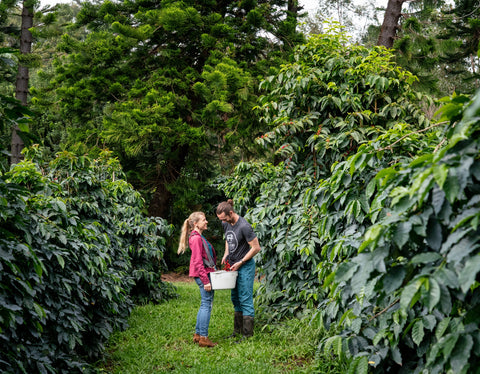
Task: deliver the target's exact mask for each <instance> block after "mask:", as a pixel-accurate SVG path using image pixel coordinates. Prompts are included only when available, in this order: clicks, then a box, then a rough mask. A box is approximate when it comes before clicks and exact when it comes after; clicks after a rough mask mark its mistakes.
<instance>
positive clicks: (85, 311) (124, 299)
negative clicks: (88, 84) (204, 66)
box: [0, 147, 173, 373]
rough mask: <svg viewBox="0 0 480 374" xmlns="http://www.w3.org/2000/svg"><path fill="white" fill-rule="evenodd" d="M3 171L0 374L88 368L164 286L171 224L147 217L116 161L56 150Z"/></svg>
mask: <svg viewBox="0 0 480 374" xmlns="http://www.w3.org/2000/svg"><path fill="white" fill-rule="evenodd" d="M38 154H40V150H39V149H38V148H36V147H32V148H30V150H29V152H27V157H26V160H24V161H22V162H21V163H19V164H17V165H15V166H13V167H12V169H11V170H10V171H9V172H7V173H5V175H3V176H1V177H0V230H1V233H2V235H0V237H1V239H0V300H1V302H0V345H1V346H2V349H1V354H0V371H1V372H4V373H34V372H35V373H75V372H88V371H89V368H90V366H89V363H91V362H92V361H93V360H96V359H98V358H100V357H101V355H102V353H103V352H104V349H105V347H104V344H105V342H106V341H107V339H108V338H109V336H110V334H111V333H112V332H113V331H114V330H118V329H124V328H125V327H126V326H127V318H128V317H129V314H130V312H131V310H132V307H133V306H134V304H135V303H137V302H145V301H154V302H160V301H161V300H164V299H167V298H169V297H171V296H172V295H173V290H172V289H171V288H170V286H168V285H167V284H165V283H162V281H161V279H160V276H161V273H162V271H163V269H164V264H163V251H164V249H165V243H166V239H167V237H168V236H169V235H170V233H171V228H170V226H168V225H167V224H166V223H165V222H164V221H163V220H162V219H158V218H155V219H154V218H148V217H146V216H145V215H144V213H143V210H144V202H143V199H142V198H141V196H140V195H139V193H138V192H136V191H135V190H134V189H133V188H132V186H131V185H129V184H128V183H127V182H125V178H124V175H123V174H122V170H121V167H120V165H119V163H118V161H117V160H116V159H114V158H111V157H110V155H109V153H108V152H104V153H102V154H101V155H99V156H98V158H96V159H93V158H90V157H88V156H83V155H81V156H79V155H75V154H72V153H68V152H63V153H60V154H58V155H57V157H56V158H55V159H54V160H53V161H51V162H50V163H49V164H48V165H41V164H38V163H35V162H33V161H32V159H34V158H35V157H36V156H37V155H38Z"/></svg>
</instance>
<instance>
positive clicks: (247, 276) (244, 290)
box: [231, 258, 255, 317]
mask: <svg viewBox="0 0 480 374" xmlns="http://www.w3.org/2000/svg"><path fill="white" fill-rule="evenodd" d="M254 280H255V260H254V259H253V258H252V259H250V260H248V261H247V262H245V263H244V264H243V265H242V266H241V267H240V269H238V276H237V285H236V286H235V288H233V289H232V296H231V297H232V303H233V307H234V308H235V312H242V314H243V315H244V316H251V317H255V310H254V309H253V281H254Z"/></svg>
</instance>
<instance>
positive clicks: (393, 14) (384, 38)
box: [377, 0, 406, 48]
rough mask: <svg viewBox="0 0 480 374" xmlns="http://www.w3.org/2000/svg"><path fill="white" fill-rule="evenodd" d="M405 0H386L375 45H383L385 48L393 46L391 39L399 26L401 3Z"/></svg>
mask: <svg viewBox="0 0 480 374" xmlns="http://www.w3.org/2000/svg"><path fill="white" fill-rule="evenodd" d="M405 1H406V0H388V4H387V9H386V10H385V15H384V16H383V24H382V28H381V29H380V35H379V36H378V42H377V45H383V46H385V47H387V48H392V47H393V41H394V40H395V37H396V35H397V30H398V28H399V27H398V20H399V19H400V16H401V15H402V5H403V3H404V2H405Z"/></svg>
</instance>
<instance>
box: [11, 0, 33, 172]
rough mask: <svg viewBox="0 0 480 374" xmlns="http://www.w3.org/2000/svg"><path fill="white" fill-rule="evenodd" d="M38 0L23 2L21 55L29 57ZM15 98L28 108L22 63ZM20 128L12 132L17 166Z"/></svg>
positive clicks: (12, 148) (26, 79) (22, 143)
mask: <svg viewBox="0 0 480 374" xmlns="http://www.w3.org/2000/svg"><path fill="white" fill-rule="evenodd" d="M35 1H36V0H23V8H22V26H21V29H20V55H21V56H27V55H29V54H30V53H31V52H32V42H33V38H32V33H31V32H30V29H31V28H32V26H33V7H34V4H35ZM15 97H16V98H17V99H18V100H20V102H21V103H22V105H24V106H27V99H28V67H27V66H26V65H25V64H24V63H22V62H20V64H19V65H18V74H17V82H16V85H15ZM19 131H20V128H19V127H18V126H15V127H14V128H13V130H12V145H11V154H12V156H11V163H12V164H16V163H17V162H19V161H20V160H21V159H22V153H21V152H22V149H23V147H24V145H25V144H24V142H23V139H22V138H21V137H20V135H19Z"/></svg>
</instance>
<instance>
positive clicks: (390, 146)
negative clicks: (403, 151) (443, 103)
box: [375, 121, 448, 152]
mask: <svg viewBox="0 0 480 374" xmlns="http://www.w3.org/2000/svg"><path fill="white" fill-rule="evenodd" d="M445 123H448V121H445V122H439V123H436V124H434V125H431V126H428V127H426V128H424V129H421V130H418V131H412V132H410V133H408V134H407V135H404V136H402V137H401V138H400V139H398V140H396V141H395V142H393V143H392V144H390V145H387V146H386V147H383V148H380V149H377V150H375V152H381V151H385V150H387V149H390V150H391V149H392V148H393V146H394V145H395V144H397V143H399V142H401V141H402V140H403V139H405V138H408V137H409V136H410V135H412V134H420V133H421V132H424V131H428V130H430V129H433V128H434V127H437V126H440V125H444V124H445Z"/></svg>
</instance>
